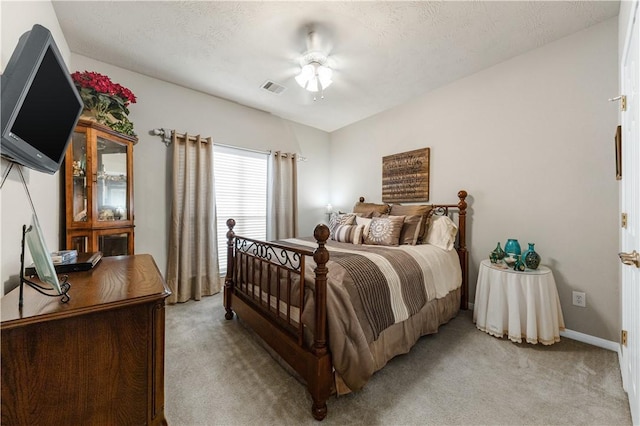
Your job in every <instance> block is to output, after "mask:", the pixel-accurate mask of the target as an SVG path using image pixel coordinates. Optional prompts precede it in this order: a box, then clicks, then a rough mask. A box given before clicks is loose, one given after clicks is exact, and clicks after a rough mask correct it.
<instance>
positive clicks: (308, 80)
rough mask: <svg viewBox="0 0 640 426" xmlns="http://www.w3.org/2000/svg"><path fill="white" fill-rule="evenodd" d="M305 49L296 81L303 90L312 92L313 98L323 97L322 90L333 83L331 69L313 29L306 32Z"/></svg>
mask: <svg viewBox="0 0 640 426" xmlns="http://www.w3.org/2000/svg"><path fill="white" fill-rule="evenodd" d="M306 41H307V51H306V52H304V53H303V54H302V56H301V57H300V67H301V70H300V73H299V74H298V75H296V77H295V79H296V82H297V83H298V84H299V85H300V87H302V88H303V89H305V90H308V91H309V92H312V93H314V96H313V100H314V101H315V100H317V94H318V93H319V94H320V99H323V98H324V90H325V89H326V88H328V87H329V86H330V85H331V83H333V80H332V76H333V70H332V69H331V67H330V66H329V57H328V55H327V53H326V52H325V51H323V50H322V48H321V46H320V40H319V36H318V33H317V32H316V31H314V30H313V29H311V30H309V32H308V33H307V40H306Z"/></svg>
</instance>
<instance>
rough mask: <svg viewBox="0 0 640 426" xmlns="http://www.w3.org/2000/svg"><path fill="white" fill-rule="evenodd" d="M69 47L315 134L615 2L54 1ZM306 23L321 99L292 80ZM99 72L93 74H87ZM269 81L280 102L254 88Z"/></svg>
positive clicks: (546, 37)
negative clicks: (319, 68) (320, 51)
mask: <svg viewBox="0 0 640 426" xmlns="http://www.w3.org/2000/svg"><path fill="white" fill-rule="evenodd" d="M53 7H54V9H55V11H56V14H57V16H58V19H59V22H60V25H61V27H62V30H63V32H64V35H65V37H66V40H67V42H68V44H69V47H70V48H71V51H73V52H75V53H78V54H81V55H84V56H88V57H91V58H95V59H97V60H100V61H103V62H107V63H110V64H113V65H117V66H119V67H122V68H126V69H129V70H132V71H135V72H138V73H141V74H145V75H148V76H151V77H155V78H158V79H161V80H165V81H169V82H172V83H176V84H179V85H181V86H185V87H189V88H192V89H195V90H198V91H201V92H204V93H208V94H211V95H214V96H218V97H221V98H225V99H229V100H232V101H234V102H238V103H240V104H244V105H247V106H250V107H253V108H257V109H261V110H264V111H268V112H270V113H272V114H275V115H278V116H280V117H283V118H287V119H290V120H293V121H296V122H299V123H303V124H307V125H309V126H312V127H316V128H319V129H322V130H325V131H333V130H336V129H339V128H341V127H343V126H346V125H348V124H351V123H353V122H356V121H358V120H361V119H363V118H366V117H369V116H371V115H373V114H376V113H378V112H381V111H384V110H386V109H389V108H391V107H393V106H396V105H399V104H402V103H404V102H406V101H408V100H410V99H411V98H413V97H416V96H418V95H420V94H423V93H425V92H428V91H430V90H433V89H435V88H437V87H440V86H442V85H445V84H447V83H449V82H452V81H454V80H456V79H459V78H461V77H464V76H467V75H470V74H473V73H475V72H478V71H480V70H482V69H485V68H487V67H490V66H492V65H494V64H497V63H499V62H502V61H504V60H506V59H508V58H511V57H514V56H516V55H519V54H521V53H524V52H526V51H528V50H531V49H534V48H537V47H539V46H542V45H543V44H545V43H549V42H551V41H553V40H556V39H558V38H561V37H564V36H566V35H568V34H571V33H573V32H576V31H579V30H581V29H583V28H586V27H588V26H591V25H594V24H596V23H598V22H601V21H603V20H606V19H608V18H611V17H613V16H616V15H617V14H618V8H619V2H618V1H615V2H608V1H571V2H560V1H551V2H544V1H528V2H524V1H505V2H495V1H492V2H484V1H473V2H462V1H445V2H431V1H421V2H381V1H380V2H358V1H356V2H269V1H266V2H206V1H166V2H151V1H138V2H122V1H115V2H111V1H109V2H100V1H71V2H65V1H54V2H53ZM309 26H313V27H314V29H315V30H316V32H317V34H318V35H319V38H320V41H321V43H322V45H323V47H324V49H325V50H326V51H327V53H328V54H329V55H330V61H331V65H332V67H333V69H334V78H333V80H334V83H333V85H331V87H329V88H328V89H327V90H326V91H325V98H324V99H319V100H318V101H315V102H314V101H313V95H311V94H310V93H309V92H306V91H305V90H303V89H302V88H300V87H299V86H298V85H297V84H296V82H295V80H294V76H295V74H296V72H297V70H299V65H298V60H299V58H300V56H301V54H302V53H303V52H304V51H305V50H306V44H305V35H306V33H307V28H309ZM96 71H99V70H96ZM266 80H272V81H274V82H276V83H279V84H281V85H283V86H285V87H286V88H287V89H286V90H285V91H284V92H283V93H282V94H280V95H276V94H273V93H270V92H268V91H266V90H264V89H262V88H261V86H262V84H263V83H264V82H265V81H266Z"/></svg>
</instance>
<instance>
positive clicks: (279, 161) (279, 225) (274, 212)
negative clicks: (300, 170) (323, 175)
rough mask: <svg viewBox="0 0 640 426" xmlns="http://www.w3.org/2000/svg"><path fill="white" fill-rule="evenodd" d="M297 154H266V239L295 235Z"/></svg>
mask: <svg viewBox="0 0 640 426" xmlns="http://www.w3.org/2000/svg"><path fill="white" fill-rule="evenodd" d="M297 162H298V156H297V155H296V154H290V153H281V152H277V151H276V152H272V153H271V154H270V155H269V167H268V185H269V187H268V191H267V224H268V226H267V239H268V240H280V239H283V238H292V237H296V236H298V184H297V180H298V179H297Z"/></svg>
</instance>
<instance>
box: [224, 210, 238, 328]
mask: <svg viewBox="0 0 640 426" xmlns="http://www.w3.org/2000/svg"><path fill="white" fill-rule="evenodd" d="M234 226H236V221H235V220H234V219H227V227H228V228H229V230H228V231H227V275H226V276H225V278H224V309H225V310H226V311H227V312H226V313H225V314H224V317H225V318H226V319H228V320H230V319H233V310H232V309H231V292H232V291H233V261H234V250H233V245H234V240H235V238H236V233H235V232H233V227H234Z"/></svg>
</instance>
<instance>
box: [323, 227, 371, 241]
mask: <svg viewBox="0 0 640 426" xmlns="http://www.w3.org/2000/svg"><path fill="white" fill-rule="evenodd" d="M363 230H364V225H336V226H335V227H334V228H333V230H332V232H331V239H332V240H335V241H338V242H341V243H352V244H361V242H362V231H363Z"/></svg>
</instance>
